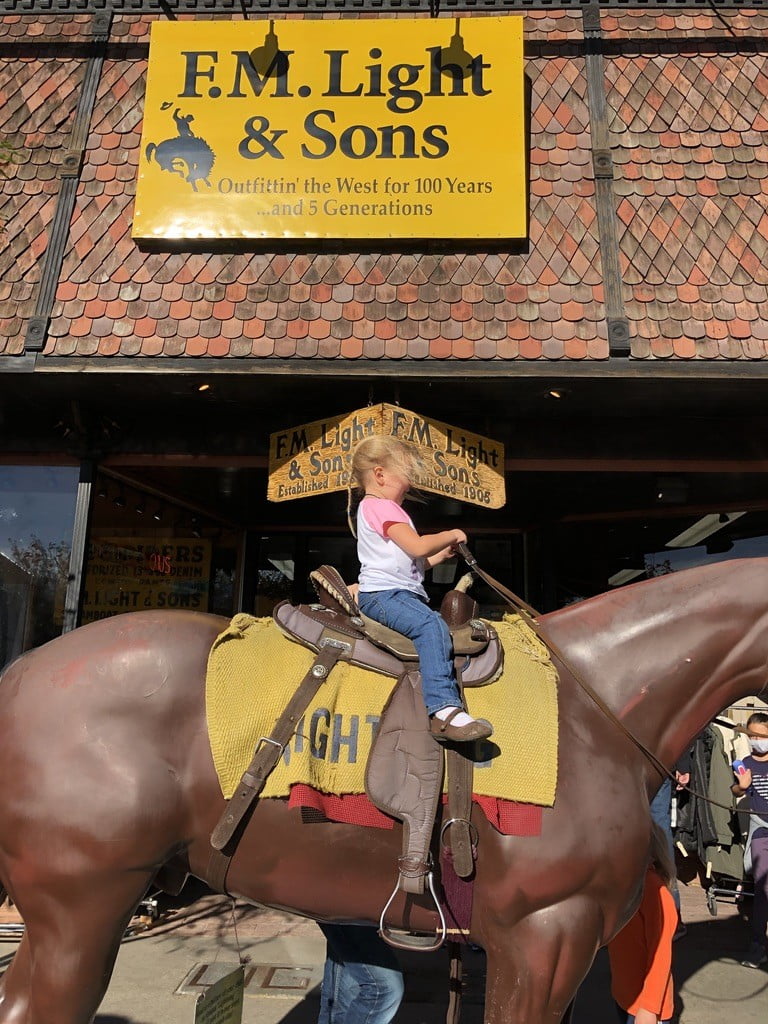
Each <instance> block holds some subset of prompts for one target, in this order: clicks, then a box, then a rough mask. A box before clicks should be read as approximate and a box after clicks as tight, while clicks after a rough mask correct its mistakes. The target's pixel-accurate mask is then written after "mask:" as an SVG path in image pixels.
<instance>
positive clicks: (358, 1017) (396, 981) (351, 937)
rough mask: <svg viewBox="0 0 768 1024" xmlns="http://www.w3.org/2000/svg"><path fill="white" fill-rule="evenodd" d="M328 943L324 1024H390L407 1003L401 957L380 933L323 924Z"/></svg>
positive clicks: (322, 1007)
mask: <svg viewBox="0 0 768 1024" xmlns="http://www.w3.org/2000/svg"><path fill="white" fill-rule="evenodd" d="M320 928H321V929H322V932H323V934H324V935H325V939H326V943H327V952H326V959H325V972H324V974H323V989H322V993H321V996H320V1016H319V1017H318V1024H389V1022H390V1021H391V1020H392V1018H393V1017H394V1016H395V1014H396V1013H397V1010H398V1008H399V1006H400V1002H401V1001H402V998H403V975H402V972H401V970H400V965H399V964H398V962H397V958H396V957H395V954H394V953H393V952H392V950H391V949H390V947H389V946H388V945H387V944H386V942H384V940H383V939H382V938H380V936H379V933H378V932H377V930H376V929H375V928H372V927H370V926H362V925H361V926H358V925H348V924H321V925H320Z"/></svg>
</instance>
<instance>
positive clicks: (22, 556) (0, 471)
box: [0, 466, 78, 665]
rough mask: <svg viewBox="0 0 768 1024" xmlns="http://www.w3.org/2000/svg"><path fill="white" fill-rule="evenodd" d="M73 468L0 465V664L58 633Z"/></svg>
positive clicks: (75, 478) (71, 517)
mask: <svg viewBox="0 0 768 1024" xmlns="http://www.w3.org/2000/svg"><path fill="white" fill-rule="evenodd" d="M77 481H78V469H77V467H75V466H0V665H5V664H7V662H9V661H11V660H12V659H13V658H16V657H18V655H20V654H22V653H23V652H24V651H26V650H29V648H31V647H37V646H38V645H39V644H43V643H46V642H47V641H48V640H51V639H53V637H55V636H58V635H59V633H60V632H61V626H62V622H63V618H64V595H65V593H66V588H67V574H68V571H69V555H70V549H71V541H72V527H73V523H74V516H75V498H76V495H77Z"/></svg>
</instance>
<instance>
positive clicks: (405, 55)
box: [133, 16, 527, 240]
mask: <svg viewBox="0 0 768 1024" xmlns="http://www.w3.org/2000/svg"><path fill="white" fill-rule="evenodd" d="M522 37H523V30H522V18H521V17H509V16H507V17H502V18H462V19H457V20H456V23H455V26H454V24H453V23H452V22H448V21H445V20H442V19H440V20H436V19H433V18H424V19H419V20H415V19H403V18H397V19H386V20H372V19H371V20H369V19H365V20H363V21H351V20H349V19H346V18H344V19H342V20H341V21H335V20H333V21H332V20H322V21H303V20H301V21H294V20H291V21H278V22H270V23H269V28H267V26H266V22H264V21H230V22H219V21H205V22H201V21H188V22H178V21H175V22H166V21H155V22H154V23H153V24H152V35H151V45H150V53H149V71H148V77H147V93H146V103H145V109H144V127H143V133H142V143H141V156H140V163H139V181H138V189H137V195H136V210H135V217H134V224H133V235H134V237H135V238H140V239H145V240H151V239H161V238H167V239H184V238H186V239H204V238H214V239H224V238H307V239H312V238H350V239H352V238H451V239H454V238H480V239H485V238H488V239H490V238H522V237H525V235H526V231H527V194H526V192H527V189H526V148H527V147H526V132H525V111H524V102H523V38H522Z"/></svg>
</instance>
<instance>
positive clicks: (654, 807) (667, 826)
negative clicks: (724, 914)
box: [651, 779, 680, 913]
mask: <svg viewBox="0 0 768 1024" xmlns="http://www.w3.org/2000/svg"><path fill="white" fill-rule="evenodd" d="M651 820H652V821H655V822H656V824H657V825H658V826H659V827H660V828H661V830H662V832H663V833H664V839H665V840H666V843H667V851H668V852H669V860H670V863H671V864H672V865H674V863H675V840H674V837H673V835H672V779H665V780H664V781H663V782H662V784H661V789H660V790H659V792H658V793H657V794H656V796H655V797H654V798H653V800H651ZM672 898H673V899H674V901H675V906H676V907H677V910H678V913H679V912H680V890H679V889H678V887H677V879H676V878H673V879H672Z"/></svg>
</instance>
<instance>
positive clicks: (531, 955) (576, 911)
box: [484, 896, 601, 1024]
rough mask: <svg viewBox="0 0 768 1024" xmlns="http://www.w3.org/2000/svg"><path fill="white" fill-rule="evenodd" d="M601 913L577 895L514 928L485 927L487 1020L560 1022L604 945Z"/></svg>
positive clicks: (532, 1023)
mask: <svg viewBox="0 0 768 1024" xmlns="http://www.w3.org/2000/svg"><path fill="white" fill-rule="evenodd" d="M600 925H601V916H600V911H599V908H598V907H597V905H596V904H594V903H587V902H586V901H585V900H584V899H582V898H580V897H578V896H574V897H572V898H571V899H569V900H566V901H564V902H563V903H560V904H558V905H557V906H554V907H548V908H547V909H546V910H540V911H536V912H535V913H533V914H530V915H529V916H528V917H526V918H524V919H523V920H522V921H520V922H519V923H518V924H516V925H515V926H514V927H512V928H511V929H509V928H506V929H505V928H504V927H503V925H501V924H499V926H498V927H497V926H496V925H493V926H492V927H491V928H489V927H488V925H487V924H486V926H485V927H484V938H485V943H486V945H485V949H486V953H487V957H488V972H487V979H486V995H485V1024H561V1022H564V1021H567V1020H568V1019H569V1018H570V1015H571V1012H572V1007H573V1001H574V999H575V996H576V991H577V989H578V987H579V985H580V984H581V982H582V981H583V980H584V978H585V976H586V974H587V972H588V971H589V968H590V966H591V964H592V961H593V959H594V956H595V953H596V952H597V949H598V945H599V936H600Z"/></svg>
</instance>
